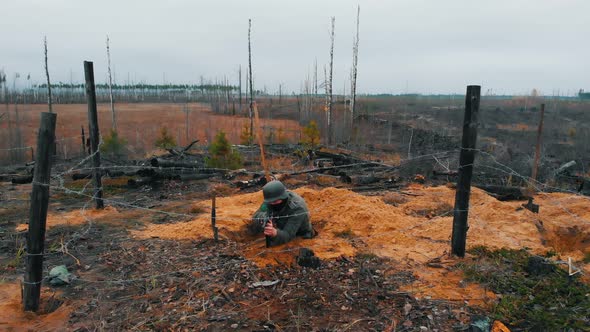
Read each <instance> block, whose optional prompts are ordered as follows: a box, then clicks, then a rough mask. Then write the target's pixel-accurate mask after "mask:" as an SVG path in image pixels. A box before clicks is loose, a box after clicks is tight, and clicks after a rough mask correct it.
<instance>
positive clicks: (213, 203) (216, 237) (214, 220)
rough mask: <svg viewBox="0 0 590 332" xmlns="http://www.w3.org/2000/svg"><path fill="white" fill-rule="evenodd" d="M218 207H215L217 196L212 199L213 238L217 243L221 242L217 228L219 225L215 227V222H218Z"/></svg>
mask: <svg viewBox="0 0 590 332" xmlns="http://www.w3.org/2000/svg"><path fill="white" fill-rule="evenodd" d="M215 209H216V207H215V196H213V198H212V199H211V228H212V229H213V238H214V239H215V242H218V241H219V228H217V225H215V222H216V220H217V217H216V215H215V214H216V211H215Z"/></svg>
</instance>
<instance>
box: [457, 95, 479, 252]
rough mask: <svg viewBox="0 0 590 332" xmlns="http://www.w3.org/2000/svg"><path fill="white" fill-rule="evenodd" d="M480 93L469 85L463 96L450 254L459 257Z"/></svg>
mask: <svg viewBox="0 0 590 332" xmlns="http://www.w3.org/2000/svg"><path fill="white" fill-rule="evenodd" d="M480 92H481V87H480V86H479V85H469V86H467V95H466V96H465V118H464V119H463V139H462V142H461V154H460V156H459V179H458V180H457V193H456V194H455V209H454V215H453V233H452V237H451V252H452V254H453V255H457V256H459V257H464V256H465V244H466V238H467V230H468V229H469V226H468V224H467V216H468V214H469V194H470V192H471V176H472V174H473V160H474V159H475V143H476V141H477V125H478V122H477V116H478V113H479V99H480Z"/></svg>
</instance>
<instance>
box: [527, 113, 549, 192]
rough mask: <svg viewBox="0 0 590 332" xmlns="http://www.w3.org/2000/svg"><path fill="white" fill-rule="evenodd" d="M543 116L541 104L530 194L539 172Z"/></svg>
mask: <svg viewBox="0 0 590 332" xmlns="http://www.w3.org/2000/svg"><path fill="white" fill-rule="evenodd" d="M544 116H545V104H541V120H540V121H539V128H538V129H537V145H536V146H535V162H534V164H533V174H532V175H531V178H532V181H531V185H530V186H529V187H530V188H531V194H532V193H533V192H534V190H535V189H534V187H535V185H534V182H535V181H536V180H537V173H538V171H539V158H540V157H541V136H542V135H543V117H544Z"/></svg>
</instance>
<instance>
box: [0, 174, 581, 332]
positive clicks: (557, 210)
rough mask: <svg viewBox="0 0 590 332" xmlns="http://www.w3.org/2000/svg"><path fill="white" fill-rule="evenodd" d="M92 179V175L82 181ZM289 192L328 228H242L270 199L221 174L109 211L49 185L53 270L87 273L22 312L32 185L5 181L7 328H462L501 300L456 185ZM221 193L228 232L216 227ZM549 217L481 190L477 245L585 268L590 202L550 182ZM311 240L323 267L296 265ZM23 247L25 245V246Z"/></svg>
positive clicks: (143, 191)
mask: <svg viewBox="0 0 590 332" xmlns="http://www.w3.org/2000/svg"><path fill="white" fill-rule="evenodd" d="M79 181H82V182H83V181H87V180H79ZM287 183H288V184H289V187H290V188H291V189H293V190H294V191H295V192H297V193H299V194H300V195H301V196H303V197H304V198H305V200H306V201H307V203H308V206H309V208H310V211H311V220H312V223H313V225H314V227H315V228H316V229H317V230H318V232H319V235H318V236H317V237H316V238H314V239H310V240H305V239H296V240H294V241H292V242H290V243H288V244H285V245H282V246H278V247H275V248H268V249H267V248H265V246H264V239H263V238H262V237H253V236H249V235H247V234H246V232H245V225H246V223H247V222H248V221H249V217H250V216H251V215H252V213H253V212H254V211H255V210H256V208H257V207H258V206H259V204H260V202H261V199H262V197H261V193H260V192H259V191H257V190H256V189H251V190H250V191H249V192H248V191H246V192H240V191H239V190H238V189H236V188H233V187H232V186H228V185H227V184H226V183H224V182H223V181H221V182H219V183H211V182H203V181H195V182H190V183H181V182H174V181H170V182H164V183H163V184H161V186H159V187H158V188H154V187H142V188H137V189H133V190H131V189H126V190H121V191H118V192H113V193H107V197H109V200H110V201H107V205H108V207H107V208H106V209H104V210H100V211H98V210H94V209H92V205H91V202H90V201H88V197H84V196H74V197H73V196H72V195H64V194H63V193H58V192H55V193H52V200H51V205H50V211H49V215H48V220H47V228H48V230H47V239H46V252H47V253H48V254H47V255H46V260H45V265H44V266H45V268H46V269H47V270H48V269H50V268H51V267H53V266H56V265H61V264H64V265H66V266H67V267H68V269H69V270H70V272H72V273H73V274H74V275H75V276H76V278H77V279H76V280H75V281H74V282H72V284H70V285H68V286H64V287H51V286H48V285H46V286H44V287H43V290H44V293H43V294H44V295H43V299H42V302H43V303H44V304H45V307H44V308H43V310H42V311H41V312H40V313H39V314H31V313H23V312H22V311H21V310H20V306H21V304H20V285H19V281H18V279H19V277H20V276H21V275H22V273H23V268H24V262H23V261H24V259H23V258H22V248H23V246H24V241H23V240H24V234H25V230H26V228H27V227H26V225H25V224H24V222H25V221H26V218H27V209H26V199H27V195H28V193H29V192H30V185H21V186H12V185H8V184H0V198H1V199H2V201H3V204H2V205H1V206H0V229H1V232H2V233H1V234H0V235H1V239H0V241H1V242H0V243H1V249H2V252H4V253H6V254H2V255H1V256H0V266H1V270H0V272H1V273H0V278H1V279H0V280H2V283H0V299H1V301H0V303H2V307H1V308H0V309H1V310H0V328H2V329H3V330H7V331H28V330H46V331H62V330H71V331H100V330H179V331H180V330H202V331H226V330H239V331H300V330H304V331H421V330H433V331H449V330H453V329H455V330H462V329H466V328H468V327H469V322H470V320H472V319H473V318H474V317H477V316H478V315H481V314H485V313H486V312H487V310H489V308H490V307H491V305H492V304H493V303H494V302H495V301H497V300H498V298H497V295H496V294H494V293H493V292H491V291H489V290H486V289H485V288H483V287H481V286H479V285H478V284H475V283H465V282H464V280H463V279H464V276H463V275H462V272H461V271H460V270H458V269H457V268H456V267H455V266H456V264H457V263H460V262H461V261H463V260H469V259H470V257H469V255H468V257H466V258H465V259H463V260H462V259H458V258H452V257H450V256H449V255H448V252H449V249H450V245H449V241H450V233H451V228H452V209H453V202H454V194H455V191H454V189H453V188H452V187H451V186H434V187H432V186H424V185H421V184H411V185H409V186H407V187H405V188H403V189H400V190H396V191H385V192H381V193H377V194H374V195H371V196H367V195H361V194H358V193H355V192H353V191H350V190H348V189H344V188H331V187H327V188H322V187H318V186H315V185H309V184H308V181H307V178H306V177H305V176H299V177H294V178H291V179H289V180H288V181H287ZM213 191H215V192H217V195H219V196H223V197H218V198H217V211H216V213H217V226H218V227H219V229H220V241H219V242H218V243H215V242H214V241H213V239H212V231H211V226H210V225H211V219H210V212H211V200H210V197H211V193H212V192H213ZM535 202H536V203H537V204H539V205H540V209H541V212H542V213H539V214H535V213H532V212H530V211H529V210H526V209H524V208H523V207H522V206H521V205H522V202H501V201H498V200H496V199H495V198H493V197H491V196H489V195H488V194H486V193H485V192H483V191H481V190H479V189H473V191H472V196H471V207H472V208H471V210H470V215H469V216H470V218H469V222H470V228H469V233H468V238H467V243H468V247H470V248H471V247H476V246H486V247H489V248H514V249H521V248H528V249H529V250H530V251H531V252H532V253H537V254H544V253H546V252H548V251H554V252H556V253H557V256H555V257H554V259H555V260H556V261H567V260H568V258H570V257H571V258H572V260H573V263H574V266H576V267H578V268H581V269H582V270H583V271H584V273H585V274H586V275H588V273H590V264H588V263H584V262H583V259H584V255H586V254H587V253H588V252H589V250H590V222H589V220H590V209H588V206H589V203H590V202H589V198H588V197H583V196H578V195H570V194H562V193H550V194H548V193H544V194H539V195H537V196H536V197H535ZM301 248H308V249H310V250H312V251H313V252H314V253H315V254H316V255H317V256H318V257H319V258H320V259H321V262H322V263H321V266H320V267H319V268H317V269H313V268H304V267H301V266H299V265H298V264H297V263H296V256H297V255H298V254H299V251H300V250H301ZM19 253H20V254H19Z"/></svg>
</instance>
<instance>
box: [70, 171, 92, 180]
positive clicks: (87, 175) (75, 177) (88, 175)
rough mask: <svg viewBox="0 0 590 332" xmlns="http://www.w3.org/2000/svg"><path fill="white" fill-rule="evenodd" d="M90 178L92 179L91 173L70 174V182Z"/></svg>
mask: <svg viewBox="0 0 590 332" xmlns="http://www.w3.org/2000/svg"><path fill="white" fill-rule="evenodd" d="M91 178H92V172H83V173H73V174H72V180H74V181H76V180H82V179H91Z"/></svg>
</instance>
